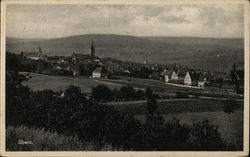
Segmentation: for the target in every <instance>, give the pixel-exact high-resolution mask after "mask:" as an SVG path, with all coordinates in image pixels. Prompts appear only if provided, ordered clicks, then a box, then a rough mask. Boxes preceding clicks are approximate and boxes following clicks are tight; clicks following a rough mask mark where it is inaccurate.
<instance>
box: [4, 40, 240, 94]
mask: <svg viewBox="0 0 250 157" xmlns="http://www.w3.org/2000/svg"><path fill="white" fill-rule="evenodd" d="M13 55H14V54H11V53H7V59H8V58H10V59H11V58H13ZM11 56H12V57H11ZM17 56H18V55H17ZM14 58H15V57H14ZM19 60H20V63H19V64H20V65H21V66H15V67H18V68H21V69H19V70H20V71H26V72H35V73H39V74H45V75H52V76H88V77H90V78H91V79H102V80H112V79H114V78H115V77H116V76H126V77H134V78H143V79H152V80H160V81H162V82H164V83H165V84H168V85H172V86H180V87H186V88H193V89H204V90H203V92H205V91H207V92H211V91H212V92H213V93H220V94H243V90H244V89H243V88H244V69H242V68H243V67H242V63H232V70H231V71H230V72H228V73H225V72H212V71H208V70H202V69H191V68H189V67H188V66H183V65H181V64H176V63H174V64H166V65H162V64H149V63H148V61H147V60H145V61H144V63H135V62H129V61H122V60H118V59H114V58H111V57H104V58H99V57H98V56H96V55H95V46H94V42H93V41H92V42H91V45H90V48H89V54H76V53H74V52H72V53H71V54H69V56H47V55H45V54H44V52H43V50H42V48H41V47H40V46H39V47H38V50H37V51H36V52H21V53H20V55H19ZM11 63H13V62H11ZM7 67H8V68H10V69H9V70H12V69H11V67H14V65H13V66H11V65H10V66H7ZM199 92H201V91H199Z"/></svg>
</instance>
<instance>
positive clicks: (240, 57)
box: [6, 34, 244, 72]
mask: <svg viewBox="0 0 250 157" xmlns="http://www.w3.org/2000/svg"><path fill="white" fill-rule="evenodd" d="M92 40H93V41H94V45H95V48H96V55H97V56H99V57H112V58H117V59H120V60H124V61H133V62H139V63H143V61H144V60H145V59H147V60H148V62H149V63H158V64H171V63H178V64H183V65H188V66H190V67H192V68H196V69H206V70H211V71H223V72H228V71H229V70H230V69H231V68H232V63H233V62H238V61H239V62H243V61H244V40H243V38H200V37H142V36H140V37H139V36H130V35H113V34H87V35H77V36H69V37H63V38H55V39H21V38H8V37H7V38H6V50H7V51H10V52H12V53H20V52H22V51H23V52H26V51H37V49H38V47H39V46H41V47H42V49H43V52H44V54H47V55H49V56H52V55H58V56H59V55H62V56H69V55H71V54H72V53H73V52H75V53H82V54H86V53H88V51H89V46H90V42H91V41H92Z"/></svg>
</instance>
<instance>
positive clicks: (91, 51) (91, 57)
mask: <svg viewBox="0 0 250 157" xmlns="http://www.w3.org/2000/svg"><path fill="white" fill-rule="evenodd" d="M89 51H90V59H91V60H92V61H93V60H94V59H95V47H94V42H93V40H92V41H91V46H90V50H89Z"/></svg>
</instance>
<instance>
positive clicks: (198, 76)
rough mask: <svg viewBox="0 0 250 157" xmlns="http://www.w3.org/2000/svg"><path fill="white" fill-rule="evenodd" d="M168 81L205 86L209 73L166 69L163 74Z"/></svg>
mask: <svg viewBox="0 0 250 157" xmlns="http://www.w3.org/2000/svg"><path fill="white" fill-rule="evenodd" d="M161 75H162V76H164V80H165V82H166V83H174V84H182V85H186V86H198V87H202V88H203V87H204V84H205V83H206V82H207V80H208V79H207V77H208V74H207V73H206V72H201V71H194V70H192V71H189V70H178V71H175V70H166V69H165V70H164V71H163V73H162V74H161Z"/></svg>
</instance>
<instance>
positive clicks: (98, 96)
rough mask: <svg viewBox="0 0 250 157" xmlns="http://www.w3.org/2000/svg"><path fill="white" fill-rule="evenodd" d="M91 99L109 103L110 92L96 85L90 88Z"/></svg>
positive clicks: (103, 86)
mask: <svg viewBox="0 0 250 157" xmlns="http://www.w3.org/2000/svg"><path fill="white" fill-rule="evenodd" d="M92 95H93V98H94V99H95V100H97V101H111V100H112V97H113V96H112V90H111V89H109V88H108V87H107V86H105V85H98V86H97V87H93V88H92Z"/></svg>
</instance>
